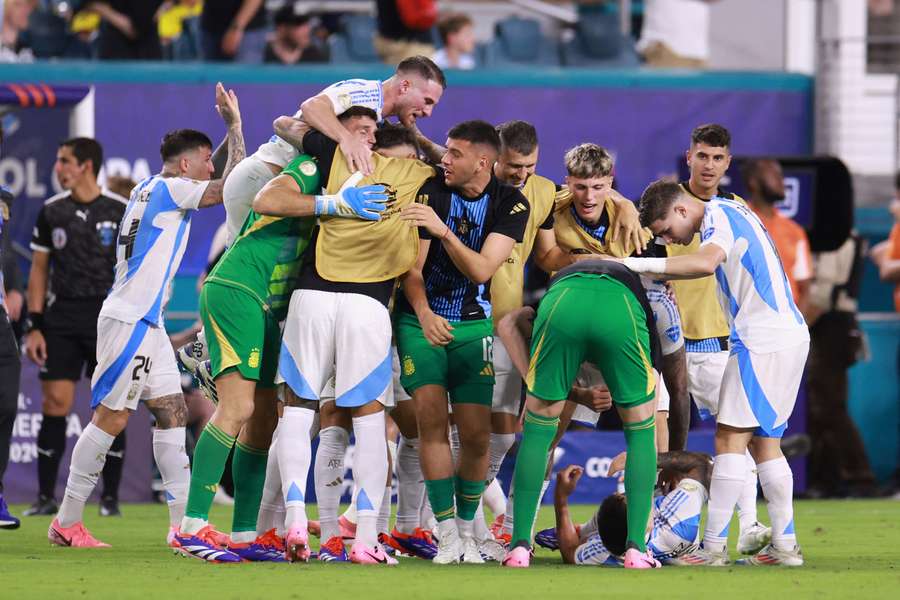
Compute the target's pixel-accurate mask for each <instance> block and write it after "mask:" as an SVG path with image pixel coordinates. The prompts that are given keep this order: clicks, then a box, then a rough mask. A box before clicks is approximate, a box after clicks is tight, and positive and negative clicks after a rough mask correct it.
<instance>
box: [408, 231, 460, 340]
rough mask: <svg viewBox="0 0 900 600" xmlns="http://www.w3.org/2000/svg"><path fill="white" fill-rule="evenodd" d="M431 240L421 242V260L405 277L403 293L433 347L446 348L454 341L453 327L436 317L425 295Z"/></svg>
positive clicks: (441, 318)
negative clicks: (423, 268)
mask: <svg viewBox="0 0 900 600" xmlns="http://www.w3.org/2000/svg"><path fill="white" fill-rule="evenodd" d="M430 246H431V240H419V258H418V260H417V261H416V264H415V265H414V266H413V268H412V269H410V270H409V271H408V272H407V273H406V275H404V276H403V293H404V294H406V299H407V300H408V301H409V304H410V306H412V308H413V311H415V313H416V317H418V319H419V325H421V326H422V333H423V334H424V335H425V339H426V340H428V343H430V344H431V345H432V346H446V345H447V344H449V343H450V342H452V341H453V333H452V332H453V326H452V325H450V322H449V321H448V320H447V319H445V318H444V317H441V316H439V315H436V314H435V313H434V311H432V310H431V306H429V304H428V297H427V296H426V295H425V278H424V277H423V276H422V267H423V266H424V264H425V259H426V257H427V256H428V248H429V247H430Z"/></svg>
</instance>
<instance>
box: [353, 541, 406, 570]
mask: <svg viewBox="0 0 900 600" xmlns="http://www.w3.org/2000/svg"><path fill="white" fill-rule="evenodd" d="M350 562H353V563H356V564H358V565H396V564H397V559H396V558H394V557H393V556H388V554H387V553H386V552H385V551H384V548H382V547H381V544H375V545H374V546H369V545H368V544H364V543H362V542H354V544H353V547H352V548H350Z"/></svg>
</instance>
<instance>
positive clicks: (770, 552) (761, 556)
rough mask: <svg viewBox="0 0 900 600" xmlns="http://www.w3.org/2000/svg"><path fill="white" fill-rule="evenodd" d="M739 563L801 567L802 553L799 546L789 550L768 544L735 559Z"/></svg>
mask: <svg viewBox="0 0 900 600" xmlns="http://www.w3.org/2000/svg"><path fill="white" fill-rule="evenodd" d="M736 564H739V565H756V566H777V565H783V566H785V567H802V566H803V553H802V552H801V551H800V546H794V547H793V548H792V549H790V550H780V549H778V548H776V547H775V546H773V545H772V544H769V545H768V546H766V547H765V548H763V549H762V550H760V551H759V552H757V553H756V554H754V555H753V556H750V557H747V558H742V559H740V560H739V561H737V563H736Z"/></svg>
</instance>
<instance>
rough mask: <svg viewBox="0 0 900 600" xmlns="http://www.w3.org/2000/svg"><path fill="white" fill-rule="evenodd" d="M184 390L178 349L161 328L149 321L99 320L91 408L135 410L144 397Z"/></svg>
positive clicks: (160, 396)
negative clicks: (178, 360)
mask: <svg viewBox="0 0 900 600" xmlns="http://www.w3.org/2000/svg"><path fill="white" fill-rule="evenodd" d="M180 393H181V373H180V372H179V371H178V366H177V365H176V364H175V351H174V350H173V349H172V344H171V342H169V336H168V335H166V330H165V329H164V328H162V327H153V326H152V325H150V324H149V323H147V322H146V321H138V322H137V323H125V322H124V321H119V320H118V319H112V318H110V317H100V318H99V319H97V368H95V369H94V376H93V377H92V378H91V408H97V406H98V405H100V404H102V405H103V406H105V407H107V408H109V409H111V410H125V409H128V410H135V409H136V408H137V405H138V402H140V401H141V400H154V399H156V398H162V397H163V396H170V395H173V394H180Z"/></svg>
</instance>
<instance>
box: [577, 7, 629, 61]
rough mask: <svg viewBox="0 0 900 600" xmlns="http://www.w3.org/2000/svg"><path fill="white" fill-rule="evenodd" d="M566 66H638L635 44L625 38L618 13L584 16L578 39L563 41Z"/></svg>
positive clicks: (578, 28)
mask: <svg viewBox="0 0 900 600" xmlns="http://www.w3.org/2000/svg"><path fill="white" fill-rule="evenodd" d="M561 54H562V63H563V65H565V66H567V67H637V66H638V65H640V59H639V58H638V55H637V51H636V50H635V49H634V42H633V41H632V40H631V38H627V37H625V36H623V35H622V32H621V31H620V29H619V16H618V15H617V14H615V13H597V12H592V13H584V14H582V15H581V18H580V20H579V21H578V25H576V27H575V36H574V37H573V38H572V39H571V40H569V41H567V42H563V44H562V47H561Z"/></svg>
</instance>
